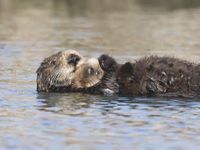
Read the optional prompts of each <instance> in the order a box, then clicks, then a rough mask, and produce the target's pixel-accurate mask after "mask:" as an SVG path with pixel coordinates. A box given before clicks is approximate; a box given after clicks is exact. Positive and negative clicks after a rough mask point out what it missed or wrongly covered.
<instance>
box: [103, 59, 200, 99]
mask: <svg viewBox="0 0 200 150" xmlns="http://www.w3.org/2000/svg"><path fill="white" fill-rule="evenodd" d="M107 59H110V58H109V56H108V57H107ZM107 62H109V61H108V60H107ZM108 66H109V65H108ZM114 68H116V67H114ZM104 71H105V72H106V73H105V74H110V73H111V74H113V75H112V77H111V78H112V81H113V80H115V82H116V83H117V84H119V93H120V94H122V95H143V96H167V97H171V96H172V97H195V96H199V95H200V89H199V87H200V66H199V65H198V64H195V63H191V62H188V61H185V60H180V59H177V58H171V57H157V56H150V57H145V58H142V59H139V60H138V61H136V62H135V63H129V62H128V63H125V64H123V65H118V67H117V69H115V71H114V72H113V71H109V70H107V71H106V70H104Z"/></svg>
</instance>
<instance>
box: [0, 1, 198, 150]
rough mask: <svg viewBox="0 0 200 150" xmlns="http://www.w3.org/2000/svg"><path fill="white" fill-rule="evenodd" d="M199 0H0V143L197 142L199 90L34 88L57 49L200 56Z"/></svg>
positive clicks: (184, 145)
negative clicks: (194, 94) (155, 93)
mask: <svg viewBox="0 0 200 150" xmlns="http://www.w3.org/2000/svg"><path fill="white" fill-rule="evenodd" d="M199 5H200V3H199V1H197V0H192V1H191V2H190V3H188V1H186V0H185V1H184V0H174V1H173V2H172V1H169V3H166V1H164V0H163V1H160V2H158V1H157V0H150V3H146V2H145V1H144V0H135V1H134V0H133V1H131V0H125V1H123V2H122V1H119V0H116V1H114V0H108V1H105V0H102V1H101V2H99V1H97V0H85V1H80V0H75V1H71V0H66V1H65V0H44V1H39V0H35V1H30V0H28V1H19V0H15V1H11V0H0V122H1V123H0V149H5V150H10V149H12V150H13V149H20V150H21V149H33V150H35V149H37V150H40V149H41V150H43V149H49V150H55V149H72V150H81V149H85V150H100V149H102V150H112V149H116V150H118V149H119V150H121V149H160V148H161V146H162V149H197V148H198V147H199V141H200V136H199V135H200V127H199V124H200V117H199V113H200V102H199V100H198V99H192V100H191V99H160V98H145V97H118V96H114V97H105V96H99V95H88V94H81V93H63V94H60V93H46V94H44V93H43V94H39V93H37V92H36V82H35V80H36V73H35V71H36V69H37V67H38V66H39V65H40V63H41V61H42V60H43V59H44V58H45V57H47V56H49V55H51V54H53V53H56V52H58V51H60V50H65V49H77V50H79V51H80V52H81V53H82V54H83V55H85V56H90V57H98V56H99V55H100V54H102V53H108V54H110V55H112V56H114V57H115V58H116V59H117V60H118V61H119V62H125V61H132V62H133V61H134V60H136V59H138V58H140V57H142V56H146V55H169V56H176V57H179V58H184V59H187V60H190V61H193V62H200V61H199V60H200V51H199V48H200V42H199V39H200V17H199V15H200V8H199Z"/></svg>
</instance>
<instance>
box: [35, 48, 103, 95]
mask: <svg viewBox="0 0 200 150" xmlns="http://www.w3.org/2000/svg"><path fill="white" fill-rule="evenodd" d="M103 75H104V72H103V70H102V69H101V67H100V65H99V61H98V60H97V59H95V58H85V57H83V56H81V55H80V54H79V53H78V52H77V51H74V50H67V51H63V52H58V53H57V54H54V55H52V56H50V57H48V58H46V59H44V61H43V62H42V63H41V65H40V67H39V68H38V70H37V90H38V91H39V92H41V91H43V92H51V91H52V92H53V91H56V92H63V87H67V88H69V89H73V91H75V90H76V89H82V88H89V87H92V86H94V85H96V84H97V83H98V82H100V80H101V79H102V77H103ZM55 89H56V90H55ZM61 90H62V91H61Z"/></svg>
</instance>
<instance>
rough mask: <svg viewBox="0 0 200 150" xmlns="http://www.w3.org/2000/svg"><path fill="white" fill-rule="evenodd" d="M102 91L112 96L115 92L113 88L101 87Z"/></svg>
mask: <svg viewBox="0 0 200 150" xmlns="http://www.w3.org/2000/svg"><path fill="white" fill-rule="evenodd" d="M102 92H103V94H104V95H106V96H113V95H114V94H115V92H114V91H113V90H110V89H103V90H102Z"/></svg>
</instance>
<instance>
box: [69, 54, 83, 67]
mask: <svg viewBox="0 0 200 150" xmlns="http://www.w3.org/2000/svg"><path fill="white" fill-rule="evenodd" d="M80 59H81V57H79V56H78V55H75V54H71V55H70V56H69V58H68V64H73V65H74V66H76V65H77V63H78V62H79V60H80Z"/></svg>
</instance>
